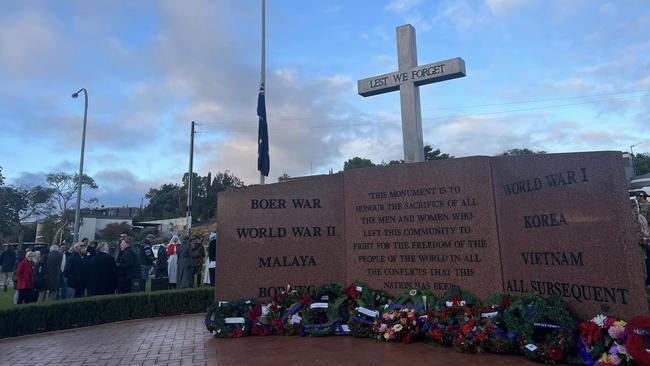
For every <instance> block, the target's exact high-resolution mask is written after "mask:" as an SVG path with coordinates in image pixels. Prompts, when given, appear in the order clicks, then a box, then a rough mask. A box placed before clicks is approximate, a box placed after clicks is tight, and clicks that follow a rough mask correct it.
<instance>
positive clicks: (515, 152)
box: [497, 148, 546, 156]
mask: <svg viewBox="0 0 650 366" xmlns="http://www.w3.org/2000/svg"><path fill="white" fill-rule="evenodd" d="M534 154H546V151H543V150H540V151H533V150H530V149H526V148H523V149H519V148H515V149H510V150H506V151H504V152H502V153H501V154H498V155H497V156H518V155H534Z"/></svg>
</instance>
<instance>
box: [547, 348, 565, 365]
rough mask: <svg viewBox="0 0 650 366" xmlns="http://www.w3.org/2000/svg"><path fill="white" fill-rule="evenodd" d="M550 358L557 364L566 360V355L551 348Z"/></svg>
mask: <svg viewBox="0 0 650 366" xmlns="http://www.w3.org/2000/svg"><path fill="white" fill-rule="evenodd" d="M548 357H549V358H550V359H551V360H553V361H555V362H560V361H562V359H563V358H564V353H563V352H562V351H560V350H559V349H557V348H551V349H549V350H548Z"/></svg>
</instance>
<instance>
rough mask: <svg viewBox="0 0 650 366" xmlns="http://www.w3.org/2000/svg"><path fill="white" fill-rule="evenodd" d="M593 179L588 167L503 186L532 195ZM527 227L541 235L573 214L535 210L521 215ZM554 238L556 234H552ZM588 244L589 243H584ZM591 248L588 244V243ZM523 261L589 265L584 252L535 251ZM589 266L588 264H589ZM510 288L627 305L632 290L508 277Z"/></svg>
mask: <svg viewBox="0 0 650 366" xmlns="http://www.w3.org/2000/svg"><path fill="white" fill-rule="evenodd" d="M588 182H590V180H589V178H588V174H587V168H585V167H580V168H578V169H574V170H566V171H561V172H555V173H552V174H547V175H544V176H540V177H532V178H529V179H525V180H520V181H516V182H511V183H507V184H503V185H502V186H501V188H502V189H503V193H504V195H505V197H508V196H517V195H525V194H530V193H532V192H536V191H544V190H546V191H552V190H557V189H563V188H566V187H567V186H572V185H578V184H584V183H588ZM521 225H522V227H523V229H525V230H526V231H527V232H529V233H530V235H540V230H562V229H563V228H568V227H570V226H571V217H570V216H569V215H565V213H564V212H562V211H556V212H543V213H531V214H527V215H523V217H522V218H521ZM548 237H549V238H550V240H553V239H554V238H555V236H553V235H549V236H548ZM581 247H586V246H581ZM587 247H588V246H587ZM519 255H520V257H519V259H520V260H521V263H522V264H523V265H526V266H536V267H576V268H580V267H583V268H588V267H589V266H590V263H588V258H589V257H588V255H586V253H584V252H583V251H539V252H537V251H535V252H533V251H531V252H520V253H519ZM585 266H586V267H585ZM504 282H505V284H504V287H505V290H506V291H509V292H518V293H528V292H538V293H540V294H542V295H548V296H552V295H559V296H562V297H564V298H570V299H573V300H574V301H577V302H578V303H582V302H584V301H594V302H600V303H612V304H622V305H626V304H627V301H628V292H629V290H628V289H626V288H618V287H608V286H594V285H590V284H584V283H571V282H570V281H562V282H559V281H548V280H539V279H534V278H533V279H527V280H523V279H513V278H510V279H508V278H505V279H504Z"/></svg>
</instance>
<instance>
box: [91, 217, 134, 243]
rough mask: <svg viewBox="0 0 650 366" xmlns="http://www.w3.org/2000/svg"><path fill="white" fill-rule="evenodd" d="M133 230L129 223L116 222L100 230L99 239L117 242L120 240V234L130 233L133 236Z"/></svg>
mask: <svg viewBox="0 0 650 366" xmlns="http://www.w3.org/2000/svg"><path fill="white" fill-rule="evenodd" d="M132 231H133V228H132V227H131V225H129V223H128V222H126V221H122V222H119V223H118V222H114V223H112V224H108V225H106V227H104V228H103V229H101V230H99V233H98V234H99V239H102V240H107V241H115V240H117V239H119V238H120V234H122V233H128V234H129V235H131V232H132Z"/></svg>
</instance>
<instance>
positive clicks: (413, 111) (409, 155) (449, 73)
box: [357, 24, 465, 163]
mask: <svg viewBox="0 0 650 366" xmlns="http://www.w3.org/2000/svg"><path fill="white" fill-rule="evenodd" d="M397 60H398V63H399V70H398V71H396V72H391V73H388V74H384V75H379V76H374V77H371V78H367V79H363V80H359V81H357V88H358V92H359V95H361V96H363V97H369V96H371V95H376V94H383V93H388V92H392V91H395V90H399V95H400V104H401V108H402V136H403V139H404V161H406V162H407V163H414V162H418V161H424V146H423V142H422V114H421V112H420V85H426V84H431V83H437V82H440V81H444V80H449V79H455V78H461V77H463V76H465V61H463V59H462V58H460V57H457V58H452V59H451V60H446V61H440V62H436V63H432V64H428V65H423V66H418V56H417V47H416V44H415V28H413V26H412V25H410V24H406V25H402V26H399V27H397Z"/></svg>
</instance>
